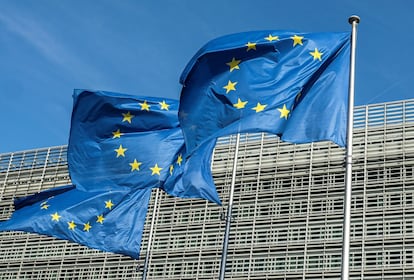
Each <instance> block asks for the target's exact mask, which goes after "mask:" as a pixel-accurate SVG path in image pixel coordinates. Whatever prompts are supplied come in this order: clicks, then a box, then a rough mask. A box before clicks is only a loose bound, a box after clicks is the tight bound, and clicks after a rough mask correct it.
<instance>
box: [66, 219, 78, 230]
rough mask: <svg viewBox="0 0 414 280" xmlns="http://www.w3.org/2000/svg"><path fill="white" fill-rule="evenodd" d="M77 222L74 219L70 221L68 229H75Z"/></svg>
mask: <svg viewBox="0 0 414 280" xmlns="http://www.w3.org/2000/svg"><path fill="white" fill-rule="evenodd" d="M75 227H76V224H75V222H74V221H70V222H68V229H70V230H75Z"/></svg>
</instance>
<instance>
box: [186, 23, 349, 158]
mask: <svg viewBox="0 0 414 280" xmlns="http://www.w3.org/2000/svg"><path fill="white" fill-rule="evenodd" d="M349 52H350V33H297V32H290V31H255V32H245V33H238V34H233V35H228V36H224V37H221V38H218V39H215V40H212V41H210V42H209V43H207V44H206V45H205V46H204V47H203V48H201V49H200V50H199V52H198V53H197V54H196V55H195V56H194V57H193V58H192V59H191V61H190V62H189V63H188V65H187V67H186V68H185V70H184V71H183V73H182V75H181V79H180V82H181V83H182V84H183V89H182V92H181V97H180V108H179V119H180V124H181V126H182V129H183V133H184V138H185V143H186V145H187V148H188V151H189V152H190V154H191V153H194V152H195V151H196V150H197V149H198V147H200V146H201V145H202V144H203V143H205V142H209V141H211V139H215V138H217V137H219V136H223V135H229V134H234V133H241V132H269V133H273V134H277V135H279V136H280V137H281V139H282V140H283V141H289V142H293V143H307V142H313V141H322V140H331V141H333V142H335V143H337V144H338V145H340V146H345V143H346V125H347V110H348V109H347V108H348V83H349V57H350V55H349Z"/></svg>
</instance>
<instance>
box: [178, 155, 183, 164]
mask: <svg viewBox="0 0 414 280" xmlns="http://www.w3.org/2000/svg"><path fill="white" fill-rule="evenodd" d="M182 162H183V156H182V155H181V154H179V155H178V158H177V164H178V165H181V163H182Z"/></svg>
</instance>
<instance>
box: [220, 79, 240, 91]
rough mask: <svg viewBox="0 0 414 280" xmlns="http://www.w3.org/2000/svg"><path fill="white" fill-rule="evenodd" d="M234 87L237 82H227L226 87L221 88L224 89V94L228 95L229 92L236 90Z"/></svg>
mask: <svg viewBox="0 0 414 280" xmlns="http://www.w3.org/2000/svg"><path fill="white" fill-rule="evenodd" d="M236 85H237V82H234V83H233V82H232V81H230V80H229V82H228V83H227V86H225V87H223V88H225V89H226V93H229V92H230V91H231V90H236V87H235V86H236Z"/></svg>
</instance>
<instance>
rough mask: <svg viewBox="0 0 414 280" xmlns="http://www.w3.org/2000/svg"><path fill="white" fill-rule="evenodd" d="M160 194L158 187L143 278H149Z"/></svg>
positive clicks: (144, 279)
mask: <svg viewBox="0 0 414 280" xmlns="http://www.w3.org/2000/svg"><path fill="white" fill-rule="evenodd" d="M159 195H160V189H159V188H157V190H156V192H155V199H154V204H153V205H154V206H153V209H152V219H151V226H150V231H149V235H148V244H147V253H146V254H145V261H144V271H143V272H142V280H146V279H147V273H148V267H149V259H150V255H151V247H152V236H153V232H154V226H155V218H156V216H157V208H158V206H157V205H158V197H159Z"/></svg>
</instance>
